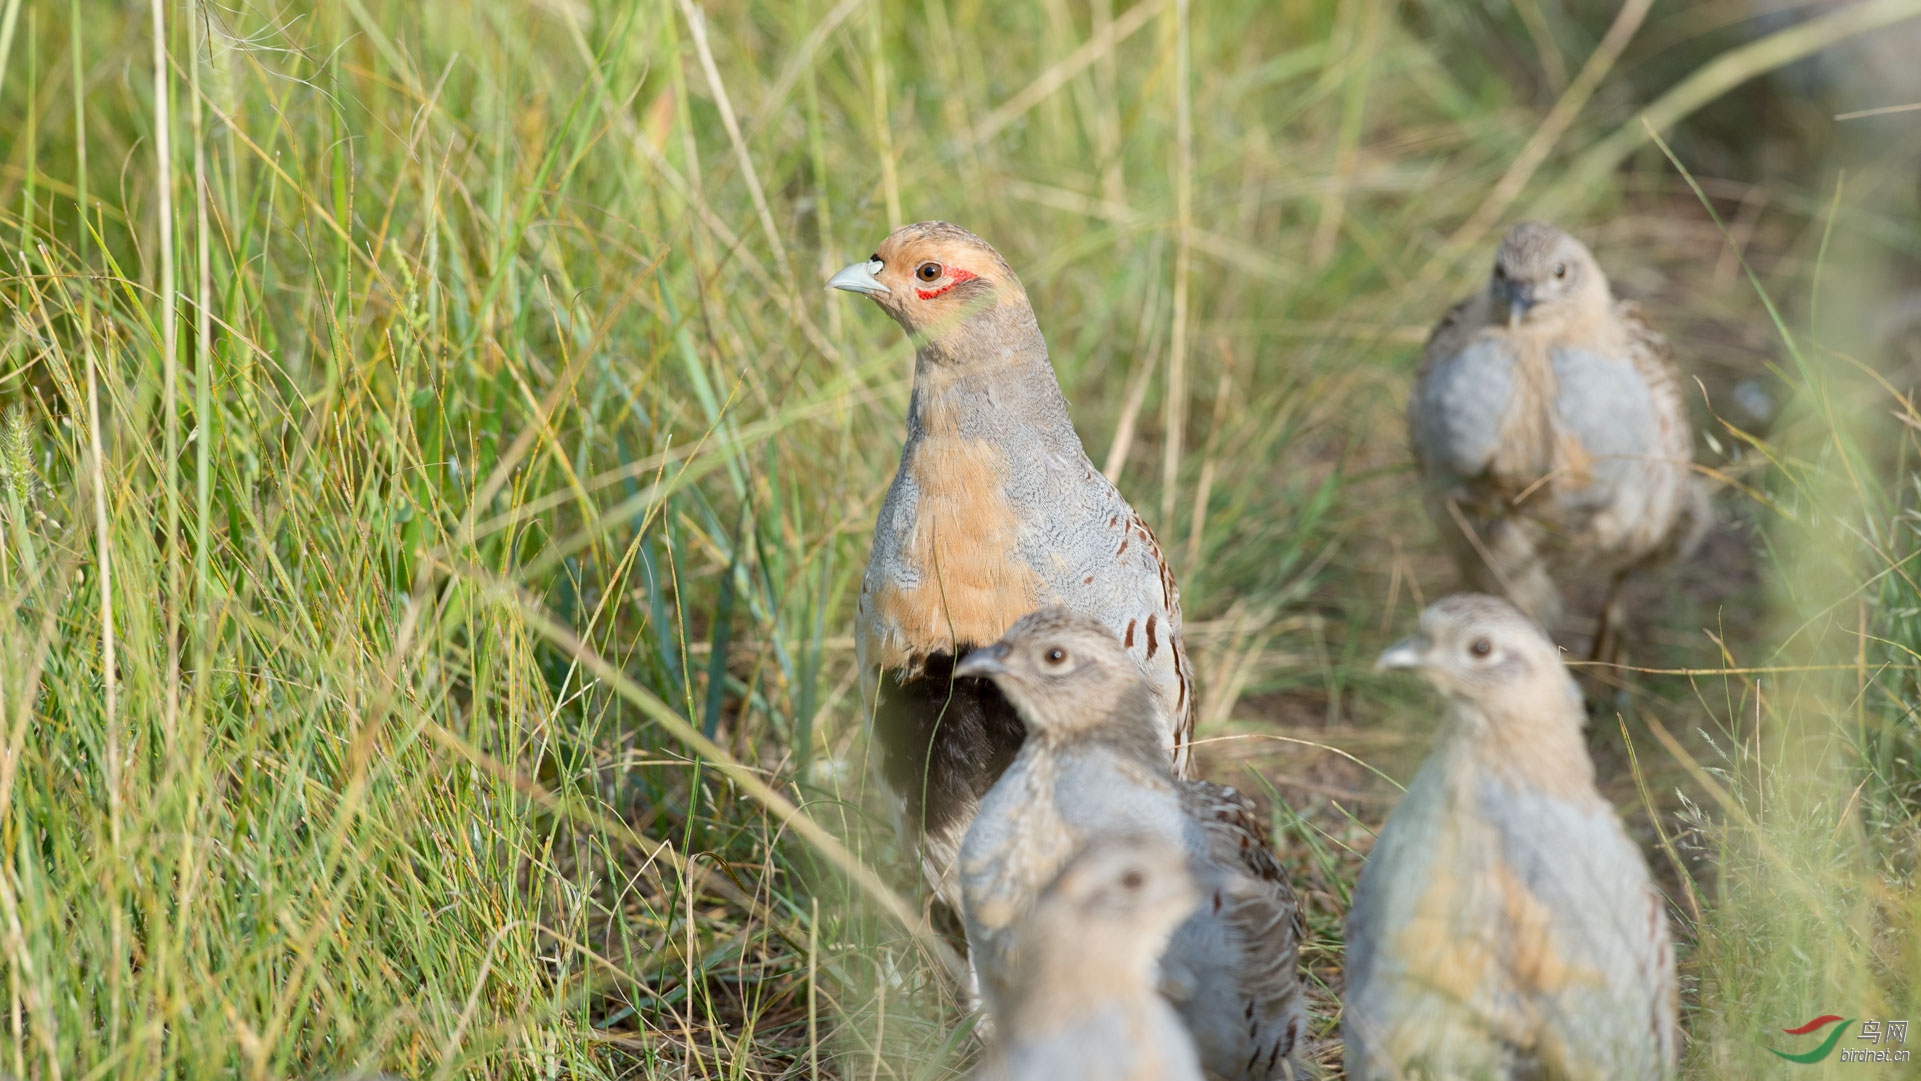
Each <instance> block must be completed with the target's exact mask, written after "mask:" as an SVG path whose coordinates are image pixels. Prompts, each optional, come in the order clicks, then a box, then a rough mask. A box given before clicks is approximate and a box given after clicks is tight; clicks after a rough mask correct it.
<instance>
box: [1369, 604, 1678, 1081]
mask: <svg viewBox="0 0 1921 1081" xmlns="http://www.w3.org/2000/svg"><path fill="white" fill-rule="evenodd" d="M1380 667H1383V668H1398V669H1413V670H1417V671H1419V672H1420V673H1421V674H1422V675H1424V676H1426V677H1427V679H1428V680H1429V682H1431V683H1433V684H1434V685H1435V686H1436V687H1437V688H1439V689H1440V691H1441V693H1442V695H1443V696H1444V697H1445V698H1446V700H1447V717H1446V719H1445V720H1443V721H1442V724H1441V728H1440V731H1439V734H1438V735H1437V736H1436V737H1435V743H1434V749H1433V751H1432V752H1431V753H1430V755H1429V756H1428V759H1427V762H1426V763H1425V764H1423V765H1422V766H1421V769H1420V771H1419V773H1417V774H1416V775H1415V777H1414V780H1413V782H1412V783H1410V784H1409V785H1408V788H1407V794H1406V795H1404V796H1403V797H1402V798H1401V801H1400V803H1399V804H1398V805H1397V806H1396V807H1395V808H1394V812H1393V814H1391V815H1390V816H1389V817H1388V820H1387V824H1386V826H1384V827H1383V828H1382V830H1381V833H1380V835H1379V836H1378V837H1377V838H1376V839H1375V842H1374V850H1373V852H1372V853H1371V854H1370V855H1369V857H1368V860H1367V864H1366V866H1365V867H1363V868H1362V870H1361V878H1360V882H1359V884H1358V885H1357V886H1356V887H1355V890H1354V902H1353V907H1352V908H1351V910H1350V911H1349V913H1348V918H1347V960H1346V978H1347V991H1346V1003H1345V1007H1344V1014H1343V1018H1342V1035H1343V1038H1344V1040H1345V1042H1346V1053H1347V1075H1348V1077H1350V1078H1353V1079H1355V1081H1372V1079H1376V1078H1396V1079H1398V1078H1431V1079H1435V1081H1441V1079H1453V1078H1459V1079H1474V1081H1483V1079H1489V1078H1498V1079H1509V1078H1516V1079H1518V1078H1543V1077H1551V1078H1562V1079H1568V1081H1585V1079H1593V1081H1604V1079H1619V1078H1630V1077H1631V1078H1664V1077H1671V1076H1672V1075H1673V1072H1674V1062H1675V1043H1676V1026H1677V1020H1676V999H1675V974H1674V951H1673V948H1672V946H1671V945H1670V943H1669V939H1668V923H1667V912H1666V906H1665V905H1664V903H1663V901H1662V898H1661V895H1660V893H1659V892H1657V891H1656V890H1655V888H1654V885H1653V883H1652V881H1651V880H1650V879H1649V877H1648V869H1647V864H1646V863H1645V862H1643V860H1642V858H1641V853H1640V851H1639V850H1638V849H1637V848H1636V847H1635V846H1634V843H1633V842H1632V841H1631V840H1629V839H1628V836H1627V834H1626V833H1625V832H1624V831H1623V830H1622V828H1621V822H1620V819H1619V818H1618V817H1616V815H1615V812H1614V808H1613V807H1612V806H1610V805H1609V804H1608V802H1607V801H1606V800H1605V799H1603V798H1602V796H1601V794H1600V792H1599V791H1597V790H1596V788H1595V785H1594V764H1593V762H1592V761H1591V760H1590V759H1589V758H1588V753H1587V745H1586V743H1585V742H1584V741H1583V739H1582V734H1581V727H1582V724H1583V723H1584V721H1585V718H1586V714H1585V713H1584V711H1583V709H1582V706H1581V698H1580V694H1579V692H1578V691H1577V690H1576V689H1575V686H1574V681H1573V680H1572V679H1571V678H1570V677H1569V675H1568V672H1567V668H1566V667H1565V666H1564V665H1563V664H1562V663H1561V659H1560V656H1559V654H1558V652H1557V650H1556V648H1555V646H1554V645H1553V643H1551V642H1549V641H1548V639H1547V637H1546V635H1545V634H1543V633H1542V632H1541V630H1540V629H1539V628H1538V627H1536V626H1535V625H1534V624H1533V623H1532V622H1530V621H1529V620H1528V618H1527V617H1526V616H1524V615H1522V614H1521V613H1520V612H1519V611H1517V610H1516V609H1515V608H1514V607H1513V606H1512V605H1510V604H1508V603H1507V602H1506V601H1503V600H1499V599H1497V598H1494V597H1488V596H1480V595H1474V594H1462V595H1458V596H1453V597H1449V598H1447V599H1445V600H1442V601H1440V602H1438V603H1436V604H1434V605H1432V606H1431V607H1429V608H1428V609H1427V611H1426V612H1424V613H1422V615H1421V630H1420V633H1418V634H1416V635H1414V636H1413V637H1412V638H1409V639H1407V640H1406V641H1404V642H1401V643H1400V644H1398V645H1396V646H1394V647H1392V648H1390V649H1389V650H1388V651H1387V652H1385V653H1383V654H1381V659H1380Z"/></svg>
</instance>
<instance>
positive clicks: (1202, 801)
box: [1162, 781, 1307, 1081]
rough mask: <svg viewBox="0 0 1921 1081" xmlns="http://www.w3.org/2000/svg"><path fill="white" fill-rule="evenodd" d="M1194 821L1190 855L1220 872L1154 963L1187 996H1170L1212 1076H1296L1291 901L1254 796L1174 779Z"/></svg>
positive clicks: (1297, 993)
mask: <svg viewBox="0 0 1921 1081" xmlns="http://www.w3.org/2000/svg"><path fill="white" fill-rule="evenodd" d="M1181 803H1182V806H1183V809H1184V810H1185V811H1186V813H1187V816H1188V818H1189V820H1190V821H1192V822H1193V823H1195V825H1196V826H1197V827H1198V837H1197V839H1196V840H1197V842H1198V843H1196V842H1190V844H1192V845H1194V847H1196V848H1197V849H1198V851H1196V853H1195V854H1196V855H1197V856H1198V857H1200V858H1201V859H1202V860H1203V861H1204V862H1205V863H1206V864H1207V865H1209V866H1210V867H1212V868H1214V869H1215V870H1216V872H1217V873H1218V874H1219V875H1220V876H1221V877H1222V879H1223V881H1222V883H1221V884H1220V885H1217V886H1216V887H1215V888H1214V889H1213V890H1212V891H1211V897H1210V900H1208V901H1206V902H1204V903H1203V906H1202V909H1201V912H1200V913H1199V914H1197V915H1196V916H1195V917H1194V918H1193V919H1190V920H1189V921H1188V923H1187V924H1186V925H1184V926H1183V927H1182V928H1181V930H1180V931H1179V932H1176V934H1175V937H1174V941H1173V942H1172V944H1171V945H1170V947H1169V950H1168V953H1167V955H1166V957H1165V958H1164V959H1163V962H1162V964H1163V968H1164V969H1165V970H1166V972H1167V974H1168V976H1169V977H1171V979H1172V981H1173V982H1174V983H1175V984H1177V985H1186V987H1187V990H1188V997H1186V998H1184V999H1183V1000H1181V1001H1177V1002H1176V1008H1177V1009H1179V1010H1180V1012H1181V1015H1182V1016H1183V1017H1184V1018H1185V1019H1186V1020H1187V1023H1188V1025H1189V1027H1190V1028H1191V1029H1192V1030H1193V1032H1194V1038H1195V1042H1196V1043H1197V1044H1198V1045H1199V1046H1200V1049H1201V1058H1202V1061H1203V1062H1204V1063H1206V1064H1207V1066H1208V1068H1209V1070H1210V1071H1211V1072H1212V1073H1214V1074H1215V1075H1216V1076H1219V1077H1223V1078H1232V1079H1247V1081H1266V1079H1268V1078H1278V1077H1285V1076H1289V1075H1290V1072H1292V1076H1300V1074H1299V1070H1300V1065H1299V1058H1298V1048H1299V1044H1300V1038H1301V1035H1302V1032H1303V1030H1304V1027H1305V1017H1304V1012H1303V1011H1304V1004H1303V997H1302V992H1301V979H1300V964H1299V959H1300V948H1301V943H1302V941H1303V940H1304V939H1305V938H1306V937H1307V927H1306V924H1305V923H1304V921H1303V920H1302V916H1301V909H1300V904H1299V902H1298V901H1297V899H1296V898H1295V896H1294V891H1293V889H1292V888H1291V887H1290V886H1289V885H1288V883H1287V876H1286V875H1285V874H1284V873H1283V871H1282V870H1281V866H1280V864H1279V862H1278V861H1276V860H1275V858H1274V853H1273V850H1272V848H1271V847H1270V846H1269V844H1268V838H1267V830H1266V829H1265V828H1264V827H1263V825H1262V824H1261V821H1260V817H1259V816H1258V814H1256V812H1255V808H1254V805H1253V804H1252V803H1251V802H1250V801H1249V800H1248V799H1247V797H1246V796H1244V795H1242V794H1241V793H1239V792H1237V791H1235V790H1234V789H1232V788H1228V787H1225V786H1222V785H1217V784H1212V783H1210V782H1207V781H1188V782H1185V783H1184V784H1182V785H1181Z"/></svg>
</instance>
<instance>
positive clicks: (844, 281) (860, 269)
mask: <svg viewBox="0 0 1921 1081" xmlns="http://www.w3.org/2000/svg"><path fill="white" fill-rule="evenodd" d="M881 265H882V264H881V261H880V260H879V259H868V260H866V261H865V262H860V263H852V264H849V265H848V267H847V268H846V269H845V270H842V271H841V272H840V273H839V274H836V275H834V276H833V277H831V278H829V279H827V288H829V289H845V290H847V291H848V292H850V293H866V294H868V295H869V296H872V295H874V294H877V293H890V292H893V290H891V289H889V288H887V287H886V286H885V285H882V284H881V283H880V279H879V278H876V277H874V275H876V274H879V273H880V268H881Z"/></svg>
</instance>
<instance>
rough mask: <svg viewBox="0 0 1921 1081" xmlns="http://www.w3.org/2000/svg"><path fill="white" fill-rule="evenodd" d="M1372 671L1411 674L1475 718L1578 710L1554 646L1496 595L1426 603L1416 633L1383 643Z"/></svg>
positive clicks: (1575, 692)
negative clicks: (1544, 707)
mask: <svg viewBox="0 0 1921 1081" xmlns="http://www.w3.org/2000/svg"><path fill="white" fill-rule="evenodd" d="M1375 667H1376V669H1378V670H1381V671H1387V670H1391V669H1405V670H1410V671H1415V672H1419V673H1420V674H1421V675H1422V676H1423V677H1425V678H1426V679H1427V681H1428V682H1429V683H1431V684H1433V685H1434V687H1435V689H1436V690H1438V691H1440V692H1441V693H1442V694H1443V695H1445V696H1447V697H1448V698H1449V699H1454V700H1459V701H1462V702H1466V703H1469V704H1471V705H1474V706H1476V707H1478V712H1480V713H1483V714H1500V713H1508V712H1513V711H1514V709H1515V708H1516V707H1517V706H1520V705H1522V704H1523V703H1546V704H1548V705H1551V706H1555V707H1557V708H1556V710H1555V712H1561V711H1563V710H1565V709H1575V710H1579V708H1580V705H1581V695H1580V690H1579V688H1577V687H1576V686H1575V685H1574V681H1573V680H1572V679H1571V678H1569V676H1568V671H1567V666H1566V665H1564V664H1562V663H1561V655H1560V649H1559V647H1557V646H1555V644H1554V643H1553V642H1551V641H1549V640H1548V637H1547V634H1546V633H1545V632H1544V631H1542V630H1541V628H1540V626H1539V625H1537V624H1536V623H1535V622H1534V621H1533V620H1531V619H1529V618H1528V617H1527V616H1525V615H1522V614H1521V612H1520V610H1519V609H1517V608H1515V607H1514V606H1513V605H1512V604H1510V603H1508V602H1507V601H1504V600H1502V599H1500V598H1499V597H1489V596H1484V595H1481V594H1476V593H1459V594H1456V595H1454V596H1452V597H1447V598H1444V599H1442V600H1440V601H1437V602H1435V603H1434V604H1432V605H1430V606H1428V608H1427V610H1426V611H1424V612H1422V613H1421V629H1420V631H1419V632H1418V633H1416V634H1414V635H1412V636H1411V637H1409V638H1406V639H1404V640H1402V641H1400V642H1397V643H1395V644H1394V645H1392V646H1389V647H1388V648H1387V650H1386V651H1385V652H1383V653H1382V654H1381V657H1380V660H1379V661H1377V662H1376V663H1375Z"/></svg>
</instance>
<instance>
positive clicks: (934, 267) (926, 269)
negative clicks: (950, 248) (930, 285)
mask: <svg viewBox="0 0 1921 1081" xmlns="http://www.w3.org/2000/svg"><path fill="white" fill-rule="evenodd" d="M914 276H915V277H916V278H919V279H920V280H921V281H924V282H931V281H939V280H940V276H941V265H940V264H939V263H922V264H921V265H920V266H919V267H917V268H915V270H914Z"/></svg>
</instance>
